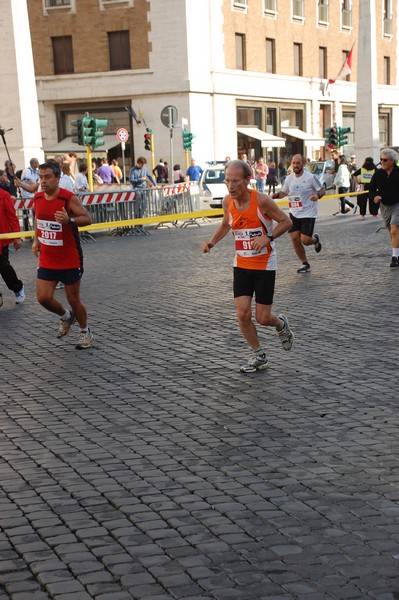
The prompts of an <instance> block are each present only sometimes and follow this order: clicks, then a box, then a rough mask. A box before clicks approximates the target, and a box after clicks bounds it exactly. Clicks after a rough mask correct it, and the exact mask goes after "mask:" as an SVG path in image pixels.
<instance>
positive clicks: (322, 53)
mask: <svg viewBox="0 0 399 600" xmlns="http://www.w3.org/2000/svg"><path fill="white" fill-rule="evenodd" d="M319 77H320V79H327V48H325V47H324V46H319Z"/></svg>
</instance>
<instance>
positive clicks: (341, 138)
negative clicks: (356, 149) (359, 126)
mask: <svg viewBox="0 0 399 600" xmlns="http://www.w3.org/2000/svg"><path fill="white" fill-rule="evenodd" d="M350 130H351V128H350V127H338V146H339V147H340V148H341V146H346V145H347V143H348V133H349V132H350Z"/></svg>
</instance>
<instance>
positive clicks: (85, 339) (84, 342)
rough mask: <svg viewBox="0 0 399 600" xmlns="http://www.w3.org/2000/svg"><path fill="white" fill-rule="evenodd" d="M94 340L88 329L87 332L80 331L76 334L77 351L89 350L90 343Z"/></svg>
mask: <svg viewBox="0 0 399 600" xmlns="http://www.w3.org/2000/svg"><path fill="white" fill-rule="evenodd" d="M93 339H94V336H93V334H92V332H91V331H90V329H88V330H87V331H80V332H79V334H78V339H77V340H76V346H75V348H77V349H78V350H82V349H83V348H90V346H91V343H92V341H93Z"/></svg>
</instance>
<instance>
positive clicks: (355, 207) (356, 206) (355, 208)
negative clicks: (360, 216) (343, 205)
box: [353, 204, 359, 215]
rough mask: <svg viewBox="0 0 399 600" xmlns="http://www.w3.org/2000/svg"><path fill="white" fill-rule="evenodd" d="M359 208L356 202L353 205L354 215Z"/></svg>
mask: <svg viewBox="0 0 399 600" xmlns="http://www.w3.org/2000/svg"><path fill="white" fill-rule="evenodd" d="M358 208H359V205H358V204H355V206H354V207H353V214H354V215H355V214H356V213H357V209H358Z"/></svg>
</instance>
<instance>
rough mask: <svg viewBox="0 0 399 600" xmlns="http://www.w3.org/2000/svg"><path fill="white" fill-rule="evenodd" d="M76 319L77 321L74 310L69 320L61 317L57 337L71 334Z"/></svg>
mask: <svg viewBox="0 0 399 600" xmlns="http://www.w3.org/2000/svg"><path fill="white" fill-rule="evenodd" d="M75 321H76V317H75V315H74V314H73V312H72V311H71V316H70V318H69V319H68V320H67V321H64V320H63V319H60V322H59V324H58V329H57V338H62V337H65V336H66V335H69V331H70V329H71V327H72V325H73V324H74V323H75Z"/></svg>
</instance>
